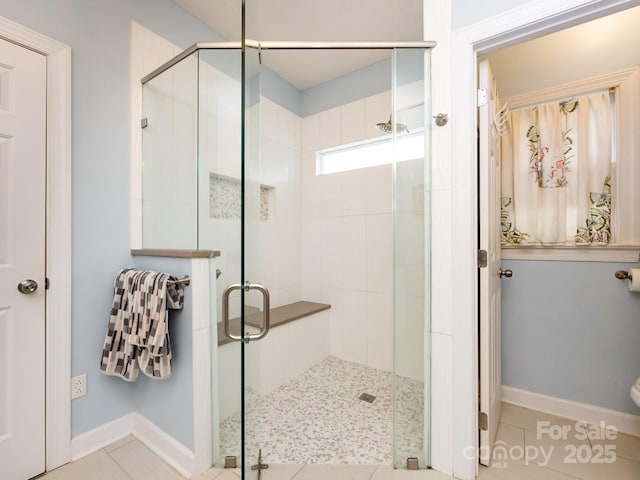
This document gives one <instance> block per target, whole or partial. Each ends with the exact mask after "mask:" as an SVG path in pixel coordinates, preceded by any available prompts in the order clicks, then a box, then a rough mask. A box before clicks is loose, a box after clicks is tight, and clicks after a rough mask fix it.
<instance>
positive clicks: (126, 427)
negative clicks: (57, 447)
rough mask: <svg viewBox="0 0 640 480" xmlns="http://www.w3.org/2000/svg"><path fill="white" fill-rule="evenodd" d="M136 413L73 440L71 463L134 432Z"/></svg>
mask: <svg viewBox="0 0 640 480" xmlns="http://www.w3.org/2000/svg"><path fill="white" fill-rule="evenodd" d="M135 415H136V414H134V413H130V414H128V415H125V416H124V417H120V418H118V419H116V420H113V421H112V422H109V423H105V424H103V425H100V426H99V427H97V428H94V429H93V430H89V431H88V432H86V433H83V434H81V435H78V436H75V437H73V438H72V439H71V461H72V462H75V461H76V460H79V459H81V458H82V457H86V456H87V455H89V454H91V453H93V452H97V451H98V450H100V449H101V448H104V447H106V446H107V445H109V444H111V443H113V442H115V441H117V440H120V439H121V438H124V437H126V436H127V435H129V434H130V433H132V432H133V424H134V418H135Z"/></svg>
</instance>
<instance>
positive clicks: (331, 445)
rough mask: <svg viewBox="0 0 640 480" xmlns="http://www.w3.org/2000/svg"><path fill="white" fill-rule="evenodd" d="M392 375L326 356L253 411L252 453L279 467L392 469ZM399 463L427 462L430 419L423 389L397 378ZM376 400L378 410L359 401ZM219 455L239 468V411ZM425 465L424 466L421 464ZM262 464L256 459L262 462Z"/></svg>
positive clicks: (258, 400) (223, 431)
mask: <svg viewBox="0 0 640 480" xmlns="http://www.w3.org/2000/svg"><path fill="white" fill-rule="evenodd" d="M392 380H393V378H392V374H391V372H386V371H383V370H378V369H375V368H371V367H367V366H365V365H362V364H359V363H354V362H349V361H346V360H342V359H340V358H336V357H331V356H329V357H327V358H325V359H324V360H323V361H322V362H320V363H318V364H317V365H315V366H313V367H311V368H309V369H308V370H306V371H305V372H304V373H302V374H301V375H299V376H297V377H295V378H294V379H292V380H291V381H290V382H288V383H286V384H284V385H282V386H280V387H278V388H277V389H275V390H274V391H273V392H270V393H268V394H266V395H263V396H257V395H255V398H253V399H252V400H251V401H250V402H249V404H250V405H252V409H251V411H250V412H249V422H248V425H247V433H248V438H250V439H252V444H250V445H249V450H248V451H249V452H255V455H256V459H257V454H258V449H259V448H261V449H262V452H263V453H264V457H265V461H266V462H268V463H278V464H295V463H298V464H308V463H321V464H358V465H362V464H367V465H387V464H388V465H390V464H391V463H392V448H391V445H393V438H392V435H393V409H392V397H393V389H392ZM396 386H397V389H398V390H397V395H396V407H397V411H398V415H397V416H396V447H397V462H398V463H399V464H402V463H404V462H406V458H407V457H420V452H421V451H422V449H423V447H422V438H423V422H422V418H423V417H424V413H423V412H424V399H423V397H424V393H423V392H424V388H423V384H422V382H418V381H415V380H411V379H409V378H405V377H400V376H397V377H396ZM362 393H369V394H371V395H373V396H375V397H376V398H375V400H374V401H373V403H368V402H365V401H363V400H360V399H359V397H360V395H361V394H362ZM220 443H221V446H220V456H221V458H224V457H225V456H227V455H232V456H235V457H237V458H238V461H240V453H241V451H242V450H241V448H240V412H237V413H235V414H233V415H230V416H229V417H227V418H225V419H224V420H223V421H222V422H221V424H220ZM419 460H420V463H421V464H423V465H424V463H425V459H424V458H419ZM256 463H257V460H256Z"/></svg>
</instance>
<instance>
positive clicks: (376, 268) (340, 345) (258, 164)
mask: <svg viewBox="0 0 640 480" xmlns="http://www.w3.org/2000/svg"><path fill="white" fill-rule="evenodd" d="M432 46H433V44H432V43H429V42H417V43H400V44H392V43H345V44H337V43H333V44H327V43H324V44H313V43H293V42H289V43H288V42H255V41H250V40H246V41H243V42H221V43H199V44H196V45H194V46H193V47H191V48H190V49H187V50H186V51H185V52H183V53H182V54H180V55H179V56H177V57H176V58H174V59H173V60H171V61H170V62H168V63H167V64H165V65H163V66H161V67H159V68H158V69H157V70H156V71H154V72H152V73H151V74H150V75H148V76H147V77H145V78H144V79H142V83H143V118H144V120H143V127H144V128H143V130H142V137H143V138H142V146H143V148H142V155H143V172H142V231H143V247H144V248H155V249H159V248H161V249H190V250H198V249H200V250H217V251H220V252H221V255H220V258H219V259H217V262H218V264H217V265H218V267H219V268H220V270H221V271H222V275H221V277H220V278H219V280H218V281H217V284H216V285H215V289H214V290H213V291H212V292H211V298H210V301H211V305H212V307H213V308H212V311H213V312H214V314H213V318H212V319H211V322H212V326H214V328H212V329H211V331H212V332H213V338H212V339H211V341H212V352H213V357H214V358H213V359H212V365H213V369H212V372H211V378H212V379H213V385H214V388H213V390H214V391H213V392H212V406H211V408H212V411H213V412H212V417H213V418H214V425H213V428H212V431H213V450H214V451H213V459H214V463H215V464H216V465H220V466H222V465H224V464H225V461H226V462H227V465H228V466H231V465H232V464H233V462H234V461H235V462H236V463H237V465H239V466H241V467H242V469H243V470H242V471H243V478H259V475H260V472H261V470H262V469H263V468H266V467H265V466H266V465H267V464H272V465H273V464H304V463H350V464H374V465H375V464H388V465H393V466H394V467H395V468H403V469H404V468H427V467H428V466H429V462H430V460H429V450H430V449H429V436H430V431H429V423H430V408H429V399H430V391H429V379H430V307H429V304H430V302H429V291H430V288H429V285H430V230H431V225H430V172H431V165H430V158H429V152H430V145H429V142H430V134H429V132H430V125H431V121H430V120H431V112H430V109H429V104H430V99H429V97H428V93H429V91H430V88H429V51H430V48H431V47H432ZM301 56H304V57H311V58H313V59H314V62H313V63H314V68H318V69H319V70H321V69H322V66H323V65H329V64H331V63H332V62H343V63H344V62H346V63H350V62H353V63H354V64H355V63H357V62H360V63H361V64H362V63H367V62H369V65H372V66H367V67H363V68H361V69H359V71H357V72H354V73H353V74H350V75H345V76H343V77H341V78H337V79H336V78H333V79H329V80H326V81H324V82H323V84H320V85H315V86H313V87H312V88H307V89H304V90H300V89H296V88H294V87H293V86H292V85H291V84H290V83H289V82H287V81H285V80H284V79H282V78H281V77H280V76H279V75H278V74H276V73H275V70H276V69H277V65H278V64H279V63H282V62H296V61H297V60H296V59H299V58H301ZM367 56H369V57H367ZM372 76H375V78H373V77H372ZM363 82H364V83H363ZM332 165H333V166H332ZM292 311H294V314H292V313H291V312H292ZM295 312H297V313H295ZM290 317H297V318H290Z"/></svg>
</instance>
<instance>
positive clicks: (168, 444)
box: [131, 413, 195, 478]
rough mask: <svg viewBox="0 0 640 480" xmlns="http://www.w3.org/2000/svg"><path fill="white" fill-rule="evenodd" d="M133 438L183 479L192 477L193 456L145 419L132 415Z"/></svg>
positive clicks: (138, 415) (136, 414)
mask: <svg viewBox="0 0 640 480" xmlns="http://www.w3.org/2000/svg"><path fill="white" fill-rule="evenodd" d="M133 416H134V422H133V431H132V432H131V433H133V436H134V437H136V438H138V439H139V440H140V441H141V442H142V443H144V444H145V445H146V446H147V447H148V448H149V449H150V450H151V451H152V452H153V453H155V454H156V455H158V456H159V457H160V458H161V459H163V460H164V461H165V462H167V463H168V464H169V465H171V466H172V467H173V468H175V469H176V470H177V472H178V473H179V474H180V475H182V476H183V477H185V478H191V476H192V475H193V469H194V463H195V454H194V453H193V452H192V451H191V450H189V449H188V448H187V447H185V446H184V445H182V444H181V443H180V442H178V441H177V440H176V439H175V438H173V437H172V436H171V435H169V434H168V433H166V432H165V431H164V430H161V429H160V428H158V427H157V426H156V425H155V424H153V423H151V421H149V420H148V419H147V418H146V417H143V416H142V415H140V414H139V413H134V414H133Z"/></svg>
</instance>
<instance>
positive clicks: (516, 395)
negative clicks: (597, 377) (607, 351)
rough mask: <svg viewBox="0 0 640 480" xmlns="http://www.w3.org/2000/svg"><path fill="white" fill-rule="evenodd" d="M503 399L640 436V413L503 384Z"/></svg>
mask: <svg viewBox="0 0 640 480" xmlns="http://www.w3.org/2000/svg"><path fill="white" fill-rule="evenodd" d="M502 401H503V402H507V403H513V404H514V405H519V406H521V407H526V408H531V409H532V410H538V411H540V412H545V413H550V414H552V415H557V416H559V417H565V418H569V419H571V420H576V421H584V422H587V423H590V424H598V423H599V422H602V421H604V422H605V423H606V424H607V425H612V426H615V427H616V428H617V429H618V431H619V432H622V433H627V434H629V435H635V436H640V416H639V415H632V414H630V413H625V412H618V411H617V410H611V409H609V408H603V407H597V406H595V405H589V404H586V403H579V402H574V401H572V400H564V399H562V398H556V397H549V396H547V395H541V394H539V393H533V392H529V391H527V390H521V389H519V388H514V387H508V386H505V385H503V386H502Z"/></svg>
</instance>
